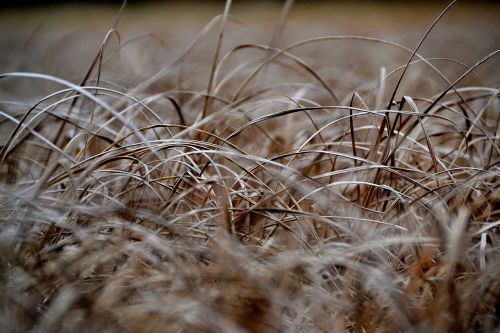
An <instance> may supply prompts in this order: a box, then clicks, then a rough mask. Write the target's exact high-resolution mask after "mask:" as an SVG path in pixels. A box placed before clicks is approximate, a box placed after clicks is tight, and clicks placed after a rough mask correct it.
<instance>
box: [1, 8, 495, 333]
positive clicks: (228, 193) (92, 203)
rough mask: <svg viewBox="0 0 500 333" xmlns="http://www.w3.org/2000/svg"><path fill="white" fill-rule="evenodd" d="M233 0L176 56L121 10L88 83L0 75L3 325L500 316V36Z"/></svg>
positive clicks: (246, 325) (258, 324) (320, 324)
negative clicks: (375, 27)
mask: <svg viewBox="0 0 500 333" xmlns="http://www.w3.org/2000/svg"><path fill="white" fill-rule="evenodd" d="M290 4H291V2H290V1H289V2H288V5H290ZM453 6H454V4H450V9H449V11H447V10H444V11H443V12H442V15H443V17H446V15H448V14H449V13H452V11H453V9H454V7H453ZM286 8H287V7H286V6H285V10H284V14H286V11H287V9H286ZM230 13H231V2H230V1H228V2H227V4H226V8H225V11H224V14H222V15H221V16H218V17H215V18H214V19H213V21H211V22H210V23H208V25H207V26H206V27H205V28H204V29H202V31H201V32H200V33H199V35H198V36H197V37H196V38H195V40H194V41H193V43H192V44H191V45H189V46H187V47H186V49H185V50H184V51H182V52H178V53H176V56H175V59H172V60H171V61H169V62H168V63H167V64H160V63H157V62H154V61H151V62H147V61H146V62H145V61H144V57H146V59H153V58H154V50H163V51H165V49H167V48H168V46H165V47H164V46H162V47H160V48H158V49H156V47H157V46H158V45H159V44H158V43H159V41H158V39H156V38H155V37H154V36H153V37H152V36H145V37H140V38H137V39H133V40H129V41H126V40H122V39H119V37H120V29H119V26H118V25H113V26H112V27H111V28H110V30H109V33H108V34H106V37H105V38H104V41H103V42H102V46H101V47H100V49H99V51H98V52H97V54H96V55H95V57H94V61H93V62H92V64H91V66H90V67H89V68H88V70H87V72H86V75H83V78H82V79H80V80H78V81H74V82H73V81H71V80H67V79H63V78H60V77H57V76H55V75H51V74H44V73H42V72H33V71H15V72H6V73H3V74H0V96H1V97H0V115H1V116H2V118H0V120H1V121H2V123H1V126H2V147H1V151H0V159H1V165H0V167H1V169H0V172H1V174H0V176H1V181H2V186H1V187H0V216H1V222H0V247H1V250H2V254H3V255H2V256H1V259H0V280H1V282H0V304H1V306H0V329H1V331H2V332H18V331H33V332H68V331H78V332H95V331H103V332H123V331H125V332H342V331H347V332H491V331H494V330H495V329H498V327H499V324H500V323H499V319H498V318H499V293H500V280H499V278H498V277H499V269H498V262H499V254H500V246H499V245H498V242H499V224H500V222H499V217H500V211H499V208H498V207H499V201H500V195H499V190H498V189H499V161H500V159H499V145H498V143H499V128H498V127H499V123H500V117H499V114H500V107H499V106H500V104H499V98H498V97H499V93H498V70H497V69H496V68H498V67H497V66H498V64H499V61H498V52H499V50H495V49H494V48H493V49H491V50H489V51H488V52H486V53H485V54H483V55H481V56H480V57H478V58H477V59H474V60H470V61H469V60H464V59H463V58H451V57H449V56H448V55H446V56H442V55H440V54H439V53H437V52H438V51H439V50H440V49H446V45H439V43H440V41H439V40H434V38H435V37H433V33H434V32H435V31H439V29H440V26H439V24H440V23H441V19H440V17H439V16H438V14H439V13H436V14H435V17H436V20H435V24H436V25H435V26H433V25H431V21H429V22H428V24H429V27H430V28H429V29H428V31H427V33H428V34H427V33H426V32H425V30H424V31H422V32H421V36H423V37H422V38H421V43H417V42H416V43H415V45H416V46H411V47H408V46H404V45H402V44H400V43H397V42H393V41H389V40H385V39H382V38H378V37H375V36H357V35H353V36H351V35H342V36H339V35H336V36H323V37H315V38H307V39H305V40H302V41H298V42H292V43H290V44H289V45H288V46H286V45H282V44H283V39H280V36H281V35H280V34H279V33H275V34H274V37H272V38H271V37H270V35H269V36H267V37H269V38H268V39H267V41H268V42H269V43H266V42H254V41H252V40H251V39H252V37H251V36H250V37H249V40H242V39H241V38H236V37H237V36H238V35H237V34H235V30H236V31H237V30H238V29H240V28H241V26H240V22H239V21H238V19H236V18H234V17H232V16H231V15H230ZM291 13H292V18H293V15H294V14H293V13H294V12H293V10H292V12H291ZM283 18H285V15H284V16H283ZM278 21H279V20H278ZM280 22H282V24H283V23H284V22H285V21H284V20H281V21H280ZM282 24H281V25H278V26H277V27H276V29H275V30H274V31H278V32H279V31H283V32H282V33H283V34H286V27H285V26H284V25H282ZM241 29H243V28H241ZM455 32H456V31H455ZM282 38H286V37H282ZM462 38H463V39H464V40H465V39H467V38H468V37H467V35H466V34H465V33H464V36H463V37H462ZM430 40H431V41H432V42H430ZM428 43H431V46H432V47H430V48H427V49H426V44H428ZM146 46H147V47H146ZM485 47H486V48H488V47H489V46H485ZM429 50H431V51H429ZM163 51H159V52H163ZM424 51H425V52H430V53H433V52H436V53H434V54H433V55H432V56H424V53H423V52H424ZM151 52H153V55H151ZM445 53H446V52H445ZM162 54H163V53H162ZM151 57H153V58H151ZM141 64H144V66H142V65H141ZM75 66H76V65H75ZM82 66H83V65H81V64H79V66H78V68H82Z"/></svg>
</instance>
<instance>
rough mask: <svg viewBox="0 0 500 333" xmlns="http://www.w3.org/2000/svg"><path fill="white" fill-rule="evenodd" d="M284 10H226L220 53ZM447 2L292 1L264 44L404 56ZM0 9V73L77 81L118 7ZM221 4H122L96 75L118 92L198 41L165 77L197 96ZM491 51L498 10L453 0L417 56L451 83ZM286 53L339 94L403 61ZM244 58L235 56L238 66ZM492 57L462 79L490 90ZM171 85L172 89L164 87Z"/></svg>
mask: <svg viewBox="0 0 500 333" xmlns="http://www.w3.org/2000/svg"><path fill="white" fill-rule="evenodd" d="M284 3H285V1H271V0H268V1H244V0H235V1H233V2H232V7H231V15H232V16H231V18H230V20H229V22H228V24H227V27H226V32H225V36H224V41H223V44H222V50H221V52H222V53H221V54H222V55H224V54H225V53H226V52H228V51H229V50H231V48H233V47H235V46H236V45H239V44H242V43H259V44H264V45H269V43H271V39H272V36H274V34H275V32H276V29H277V25H278V22H280V17H281V15H282V12H283V5H284ZM448 3H449V1H441V0H439V1H305V0H302V1H301V0H297V1H295V3H294V5H293V6H292V8H291V10H290V11H289V13H288V15H287V17H286V20H285V21H284V26H283V29H282V33H281V34H279V38H277V39H275V40H274V41H273V43H274V45H275V46H277V47H285V46H287V45H290V44H292V43H295V42H297V41H301V40H304V39H307V38H314V37H320V36H339V35H340V36H367V37H370V38H379V39H384V40H387V41H391V42H396V43H399V44H401V45H402V46H405V47H408V48H410V49H412V48H414V47H415V46H416V44H417V43H418V41H419V40H420V38H421V37H422V35H423V34H424V33H425V31H426V30H427V28H428V27H429V26H430V24H431V23H432V22H433V20H434V19H435V18H436V17H437V16H438V15H439V13H440V12H441V11H442V10H443V9H444V8H445V7H446V6H447V5H448ZM1 4H2V7H3V8H2V10H0V72H10V71H35V72H42V73H46V74H51V75H55V76H58V77H61V78H65V79H68V80H71V81H74V82H77V81H80V80H81V79H82V77H83V76H84V75H85V72H86V71H87V69H88V68H89V66H90V64H91V63H92V61H93V59H94V58H95V56H96V54H97V53H98V52H99V50H100V49H101V47H102V45H103V41H104V40H105V39H106V36H107V34H108V32H109V30H110V28H111V27H112V25H113V22H114V21H115V19H116V16H117V13H118V11H119V8H120V6H121V1H27V0H17V1H2V2H1ZM224 5H225V2H224V1H215V0H212V1H159V0H158V1H134V0H132V1H129V2H128V5H127V7H126V9H125V11H124V12H123V15H122V16H121V17H120V20H119V22H118V25H117V34H112V35H110V36H108V37H109V38H108V39H107V40H106V43H105V45H106V46H105V48H104V60H105V61H104V62H103V67H102V69H103V73H105V74H106V75H108V77H109V78H110V80H112V81H113V82H114V84H117V85H120V86H121V87H122V88H124V89H128V88H129V87H131V86H134V85H137V84H138V83H140V82H142V81H144V80H146V79H147V78H149V77H151V76H153V75H155V74H156V73H158V71H159V70H161V68H164V67H165V66H167V65H168V64H171V63H172V62H173V61H175V59H177V58H178V57H179V56H180V55H181V54H182V53H183V52H184V51H185V50H186V48H187V47H188V46H190V45H191V43H192V42H193V41H194V40H195V39H196V38H197V37H199V40H198V41H197V42H196V43H195V45H194V46H193V48H192V49H191V51H190V52H189V54H188V59H185V60H184V61H183V64H184V65H186V66H183V67H179V69H178V72H176V73H175V75H177V77H178V78H179V77H181V76H182V82H181V83H182V84H183V85H185V86H189V87H190V88H191V89H193V90H196V89H204V87H205V85H206V80H205V79H204V78H205V76H207V75H208V70H209V68H210V61H211V59H212V58H211V57H212V55H213V50H214V46H215V45H216V40H217V36H218V25H217V24H214V25H212V26H210V25H209V23H210V22H211V20H212V19H213V18H214V17H216V16H217V15H219V14H221V13H222V12H223V10H224ZM207 25H208V26H207ZM204 28H206V30H205V31H203V29H204ZM202 31H203V32H202ZM200 32H202V33H201V35H200ZM499 48H500V4H499V2H497V1H493V2H492V1H458V2H457V4H455V5H454V6H453V7H452V9H451V10H450V11H449V12H448V13H447V14H446V15H445V16H444V17H443V19H442V20H441V21H440V22H439V23H438V24H437V25H436V27H435V29H434V30H433V31H432V33H431V34H430V35H429V37H428V39H427V40H426V41H425V43H424V44H423V45H422V48H421V50H420V53H421V54H422V55H424V56H426V57H429V58H435V59H436V60H433V61H434V63H435V64H436V66H438V67H439V68H440V70H442V71H443V72H444V73H445V74H446V73H452V74H450V75H452V76H453V77H455V76H456V75H457V73H458V74H459V73H461V72H462V71H463V70H464V69H465V68H466V67H467V66H470V65H472V64H474V63H475V62H476V61H477V60H478V59H480V58H482V57H483V56H485V55H487V54H488V53H490V52H492V51H494V50H496V49H499ZM294 54H295V55H297V56H300V57H302V59H304V60H305V61H307V62H308V63H310V64H314V68H315V69H316V70H319V71H320V72H321V73H322V74H323V75H324V76H325V77H326V78H327V79H328V80H331V82H332V83H335V84H338V85H340V87H338V89H340V90H342V86H345V91H346V93H347V92H350V91H352V90H353V89H354V88H355V87H356V86H357V85H359V84H362V83H363V82H367V81H370V80H372V79H373V78H376V77H377V76H378V73H379V70H380V68H382V67H385V68H386V69H387V71H388V72H389V71H391V70H393V69H395V68H397V67H398V66H401V65H403V64H404V63H405V61H406V60H407V57H408V54H407V53H406V52H402V51H401V50H397V49H396V48H394V47H388V46H387V45H385V46H383V45H381V44H380V43H378V44H377V43H369V42H357V41H342V42H336V43H317V44H315V45H313V46H311V47H304V48H300V49H297V50H296V51H294ZM259 57H262V54H258V53H256V54H255V55H254V58H256V59H258V58H259ZM251 58H252V57H248V54H245V56H243V58H241V59H251ZM447 58H448V59H453V61H448V60H446V59H447ZM497 58H498V57H497ZM497 58H495V59H493V60H491V61H489V62H487V63H486V64H485V65H483V66H481V68H479V69H478V70H477V71H475V74H476V75H475V76H474V75H472V76H471V77H472V78H478V77H482V76H481V75H483V74H484V75H483V76H484V78H482V80H483V81H485V80H486V82H484V84H492V82H491V81H492V80H495V81H497V80H498V77H499V76H500V72H499V67H500V66H498V64H499V61H498V59H497ZM106 59H107V60H106ZM231 60H234V63H231V62H229V63H228V64H227V66H225V68H226V69H228V70H229V69H231V68H234V67H232V66H236V64H237V63H238V58H237V57H232V58H231ZM242 61H246V60H242ZM188 64H189V66H187V65H188ZM180 72H182V75H179V73H180ZM346 73H348V74H349V75H348V79H344V80H338V82H334V81H335V80H337V78H338V75H345V74H346ZM171 74H172V73H171ZM420 74H421V73H420ZM486 74H487V75H486ZM172 75H173V74H172ZM172 75H171V77H173V76H172ZM195 76H196V79H195ZM367 79H368V80H367ZM179 80H181V79H179ZM410 82H411V81H410ZM479 82H481V81H480V80H479ZM176 84H177V83H175V82H172V83H171V87H173V86H174V85H176ZM198 84H199V86H198ZM415 84H416V83H415ZM419 84H420V83H419ZM494 84H496V83H494ZM0 88H1V90H2V92H3V93H6V92H8V90H9V89H10V87H9V85H7V86H5V85H2V87H0ZM165 88H168V86H165V85H163V86H162V89H165ZM177 88H179V87H177ZM419 88H420V89H421V88H422V87H419Z"/></svg>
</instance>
